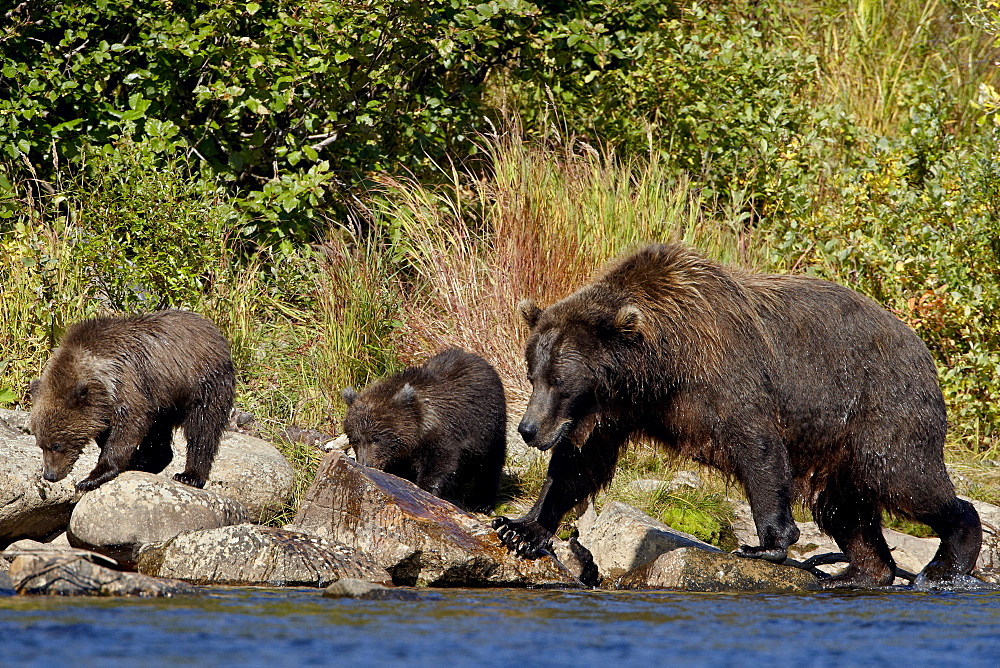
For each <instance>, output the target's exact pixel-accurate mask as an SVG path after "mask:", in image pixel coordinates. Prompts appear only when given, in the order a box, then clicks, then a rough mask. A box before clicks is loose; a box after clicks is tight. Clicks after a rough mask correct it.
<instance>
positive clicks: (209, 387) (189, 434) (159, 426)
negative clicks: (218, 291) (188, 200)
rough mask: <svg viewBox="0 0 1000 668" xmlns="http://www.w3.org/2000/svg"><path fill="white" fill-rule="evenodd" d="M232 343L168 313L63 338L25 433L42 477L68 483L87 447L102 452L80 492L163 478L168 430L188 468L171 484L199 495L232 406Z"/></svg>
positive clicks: (95, 323) (208, 326) (38, 386)
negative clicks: (124, 478) (140, 474)
mask: <svg viewBox="0 0 1000 668" xmlns="http://www.w3.org/2000/svg"><path fill="white" fill-rule="evenodd" d="M234 388H235V376H234V373H233V363H232V360H231V359H230V356H229V343H228V342H227V341H226V339H225V338H224V337H223V336H222V334H221V333H220V332H219V330H218V329H217V328H216V327H215V325H213V324H212V323H210V322H209V321H208V320H205V319H204V318H202V317H201V316H198V315H196V314H194V313H190V312H188V311H178V310H168V311H159V312H157V313H152V314H149V315H142V316H135V317H123V318H95V319H93V320H85V321H82V322H79V323H77V324H75V325H73V326H72V327H70V328H69V330H67V331H66V334H65V336H63V339H62V341H61V342H60V346H59V348H57V349H56V350H55V352H53V353H52V357H51V358H50V359H49V361H48V364H46V366H45V371H44V372H43V373H42V377H41V378H40V379H39V380H36V381H34V382H33V383H32V388H31V397H32V408H31V429H32V431H33V432H34V434H35V439H36V441H37V442H38V445H39V447H41V448H42V455H43V459H44V467H45V468H44V477H45V479H46V480H48V481H50V482H55V481H57V480H62V479H63V478H65V477H66V476H67V475H68V474H69V472H70V470H71V469H72V468H73V464H74V463H76V460H77V459H78V458H79V457H80V453H81V452H82V451H83V448H84V446H85V445H86V444H87V443H88V442H90V441H91V440H95V441H96V442H97V444H98V445H99V446H100V448H101V454H100V457H99V458H98V460H97V465H96V466H95V467H94V470H93V471H91V472H90V475H88V476H87V477H86V478H84V479H83V480H81V481H80V482H79V483H77V488H78V489H80V490H84V491H86V490H91V489H95V488H96V487H98V486H99V485H101V484H103V483H105V482H107V481H108V480H111V479H112V478H114V477H115V476H117V475H118V474H119V473H121V472H122V471H125V470H136V471H149V472H151V473H159V472H160V471H162V470H163V469H164V468H166V466H167V465H168V464H169V463H170V460H171V459H172V458H173V451H172V449H171V447H170V442H171V438H172V435H173V430H174V427H175V426H177V425H179V426H181V427H182V428H183V430H184V437H185V438H186V439H187V465H186V467H185V469H184V471H183V473H178V474H177V475H176V476H174V477H175V478H176V479H177V480H179V481H180V482H183V483H186V484H188V485H192V486H194V487H203V486H204V485H205V481H206V480H207V479H208V474H209V471H210V470H211V468H212V461H213V460H214V458H215V453H216V450H218V447H219V439H220V438H221V437H222V432H223V430H224V429H225V426H226V423H227V421H228V419H229V412H230V410H231V409H232V406H233V394H234Z"/></svg>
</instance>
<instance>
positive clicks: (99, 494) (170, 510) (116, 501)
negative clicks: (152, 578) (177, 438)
mask: <svg viewBox="0 0 1000 668" xmlns="http://www.w3.org/2000/svg"><path fill="white" fill-rule="evenodd" d="M246 519H247V517H246V511H245V510H244V509H243V506H242V505H240V503H239V502H238V501H234V500H233V499H231V498H229V497H226V496H223V495H221V494H218V493H216V492H213V491H211V490H207V489H198V488H196V487H190V486H188V485H184V484H182V483H179V482H175V481H174V480H172V479H170V478H167V477H165V476H162V475H154V474H152V473H144V472H142V471H125V472H124V473H122V474H121V475H119V476H118V477H117V478H115V479H114V480H110V481H108V482H107V483H105V484H103V485H101V486H100V487H98V488H97V489H95V490H94V491H93V492H89V493H87V494H85V495H84V496H83V498H82V499H81V500H80V501H79V503H78V504H77V506H76V508H75V509H74V510H73V515H72V517H71V518H70V522H69V530H68V531H67V535H68V537H69V542H70V544H71V545H73V546H74V547H79V548H83V549H87V550H92V551H94V552H99V553H100V554H105V555H108V556H109V557H112V558H113V559H116V560H117V561H119V562H121V563H122V564H123V565H124V566H125V567H127V568H133V567H134V566H135V563H136V557H137V555H138V554H139V550H140V549H141V548H142V547H143V546H144V545H148V544H150V543H159V542H163V541H165V540H169V539H171V538H173V537H174V536H176V535H178V534H179V533H181V532H183V531H195V530H199V529H214V528H217V527H223V526H229V525H231V524H239V523H241V522H245V521H246Z"/></svg>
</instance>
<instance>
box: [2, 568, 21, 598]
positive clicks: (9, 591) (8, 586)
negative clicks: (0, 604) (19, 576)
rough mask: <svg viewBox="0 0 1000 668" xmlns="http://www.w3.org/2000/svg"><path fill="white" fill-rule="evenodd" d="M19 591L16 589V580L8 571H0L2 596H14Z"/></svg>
mask: <svg viewBox="0 0 1000 668" xmlns="http://www.w3.org/2000/svg"><path fill="white" fill-rule="evenodd" d="M16 593H17V590H15V589H14V581H13V580H11V579H10V575H9V574H8V573H7V571H0V598H2V597H4V596H13V595H15V594H16Z"/></svg>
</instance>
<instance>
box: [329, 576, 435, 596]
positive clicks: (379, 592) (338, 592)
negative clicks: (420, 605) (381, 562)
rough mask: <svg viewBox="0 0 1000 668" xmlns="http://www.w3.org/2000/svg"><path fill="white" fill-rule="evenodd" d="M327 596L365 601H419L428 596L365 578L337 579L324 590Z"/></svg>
mask: <svg viewBox="0 0 1000 668" xmlns="http://www.w3.org/2000/svg"><path fill="white" fill-rule="evenodd" d="M323 596H324V597H325V598H354V599H360V600H363V601H419V600H421V599H424V598H425V597H426V594H424V595H421V594H420V593H418V592H415V591H412V590H409V589H396V588H394V587H385V586H382V585H377V584H372V583H371V582H365V581H364V580H353V579H349V578H348V579H344V580H337V581H336V582H334V583H333V584H331V585H330V586H329V587H327V588H326V589H324V590H323Z"/></svg>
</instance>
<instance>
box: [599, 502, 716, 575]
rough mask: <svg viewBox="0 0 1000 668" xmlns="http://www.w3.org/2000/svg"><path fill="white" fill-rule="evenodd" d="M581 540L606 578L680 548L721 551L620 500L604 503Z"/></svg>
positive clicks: (625, 571)
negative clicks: (595, 519)
mask: <svg viewBox="0 0 1000 668" xmlns="http://www.w3.org/2000/svg"><path fill="white" fill-rule="evenodd" d="M580 543H581V544H582V545H583V546H584V547H586V548H587V549H588V550H590V553H591V554H592V555H593V557H594V561H595V562H596V563H597V568H598V570H599V571H600V574H601V578H602V579H603V580H605V581H606V580H609V579H614V578H617V577H619V576H621V575H622V574H624V573H627V572H628V571H631V570H633V569H635V568H638V567H639V566H642V565H643V564H647V563H649V562H650V561H652V560H653V559H656V558H657V557H658V556H659V555H661V554H663V553H664V552H670V551H671V550H676V549H678V548H682V547H694V548H697V549H701V550H707V551H709V552H719V548H717V547H714V546H712V545H709V544H708V543H705V542H702V541H700V540H698V539H697V538H695V537H694V536H692V535H690V534H686V533H683V532H680V531H676V530H674V529H672V528H670V527H669V526H667V525H666V524H663V523H662V522H657V521H656V520H654V519H653V518H652V517H649V516H648V515H646V514H645V513H643V512H642V511H640V510H638V509H636V508H633V507H632V506H629V505H627V504H625V503H621V502H620V501H613V502H611V503H609V504H607V505H606V506H604V509H603V510H602V511H601V514H600V515H599V516H598V518H597V521H596V522H594V523H593V526H592V527H589V530H588V531H586V532H584V531H582V530H581V532H580Z"/></svg>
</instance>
